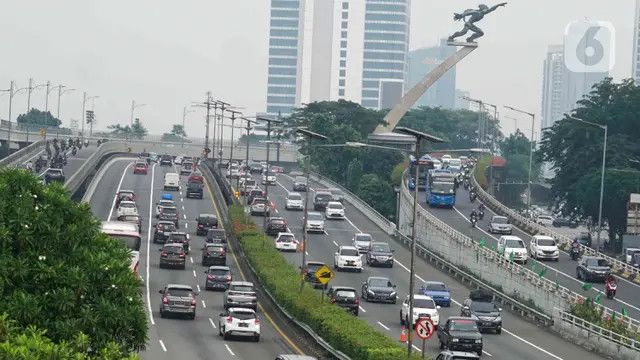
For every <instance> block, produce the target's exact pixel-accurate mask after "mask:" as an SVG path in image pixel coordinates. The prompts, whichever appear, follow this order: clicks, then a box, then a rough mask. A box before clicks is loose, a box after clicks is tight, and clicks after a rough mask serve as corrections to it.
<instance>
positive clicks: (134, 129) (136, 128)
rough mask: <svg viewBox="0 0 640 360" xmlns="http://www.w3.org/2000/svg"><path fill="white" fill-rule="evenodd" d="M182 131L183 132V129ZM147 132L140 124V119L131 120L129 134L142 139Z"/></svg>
mask: <svg viewBox="0 0 640 360" xmlns="http://www.w3.org/2000/svg"><path fill="white" fill-rule="evenodd" d="M182 132H183V133H184V130H183V131H182ZM148 133H149V131H147V129H146V128H145V127H144V126H142V123H141V122H140V119H135V120H134V121H133V125H131V134H132V136H133V137H134V138H136V139H142V138H144V137H145V136H147V134H148Z"/></svg>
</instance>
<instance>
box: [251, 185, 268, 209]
mask: <svg viewBox="0 0 640 360" xmlns="http://www.w3.org/2000/svg"><path fill="white" fill-rule="evenodd" d="M247 193H248V196H247V205H251V203H252V202H253V200H254V199H255V198H261V197H265V196H266V193H265V192H264V191H262V189H260V188H259V187H255V188H252V189H247Z"/></svg>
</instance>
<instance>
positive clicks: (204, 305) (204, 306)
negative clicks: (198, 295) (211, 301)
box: [200, 300, 207, 309]
mask: <svg viewBox="0 0 640 360" xmlns="http://www.w3.org/2000/svg"><path fill="white" fill-rule="evenodd" d="M200 301H202V307H203V308H205V309H206V308H207V304H205V303H204V300H200Z"/></svg>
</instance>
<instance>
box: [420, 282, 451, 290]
mask: <svg viewBox="0 0 640 360" xmlns="http://www.w3.org/2000/svg"><path fill="white" fill-rule="evenodd" d="M424 288H425V289H427V290H430V291H447V287H446V286H445V285H444V284H438V283H429V284H426V285H425V287H424Z"/></svg>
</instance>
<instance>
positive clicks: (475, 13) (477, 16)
mask: <svg viewBox="0 0 640 360" xmlns="http://www.w3.org/2000/svg"><path fill="white" fill-rule="evenodd" d="M505 5H507V3H506V2H504V3H500V4H498V5H495V6H493V7H491V8H490V7H488V6H487V5H480V6H478V9H467V10H465V11H464V12H463V13H462V14H458V13H454V15H453V19H454V20H456V21H457V20H463V21H464V28H463V29H462V30H460V31H458V32H456V33H455V34H453V35H451V36H449V39H447V40H448V41H449V42H452V41H454V40H455V38H457V37H460V36H463V35H465V34H466V33H467V32H469V30H471V31H472V32H473V35H471V36H469V37H468V38H467V42H475V39H477V38H479V37H481V36H483V35H484V31H482V30H481V29H480V28H479V27H477V26H476V24H475V23H476V22H478V21H480V20H482V19H483V18H484V16H485V15H487V14H489V13H491V12H493V11H495V10H496V9H497V8H499V7H500V6H505ZM467 17H469V18H468V19H467Z"/></svg>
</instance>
